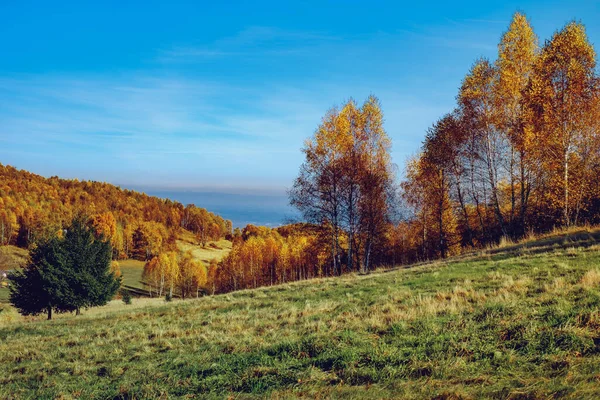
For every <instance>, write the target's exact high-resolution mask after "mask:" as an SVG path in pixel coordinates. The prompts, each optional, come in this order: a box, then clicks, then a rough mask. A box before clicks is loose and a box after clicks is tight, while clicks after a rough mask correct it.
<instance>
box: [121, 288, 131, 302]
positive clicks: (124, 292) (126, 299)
mask: <svg viewBox="0 0 600 400" xmlns="http://www.w3.org/2000/svg"><path fill="white" fill-rule="evenodd" d="M121 299H122V300H123V303H125V304H131V293H129V290H121Z"/></svg>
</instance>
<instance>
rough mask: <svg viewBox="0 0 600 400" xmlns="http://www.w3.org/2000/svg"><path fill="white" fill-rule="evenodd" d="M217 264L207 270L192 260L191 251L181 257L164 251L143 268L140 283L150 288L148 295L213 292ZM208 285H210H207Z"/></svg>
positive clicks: (211, 265)
mask: <svg viewBox="0 0 600 400" xmlns="http://www.w3.org/2000/svg"><path fill="white" fill-rule="evenodd" d="M216 275H217V261H216V260H213V261H211V263H210V264H209V266H208V267H206V266H205V265H204V264H203V263H202V262H201V261H199V260H197V259H195V258H194V256H193V254H192V252H191V251H187V252H185V253H183V254H181V253H177V252H175V251H169V252H163V253H160V254H159V255H158V256H155V257H153V258H152V259H151V260H150V261H148V262H147V263H146V264H145V265H144V272H143V275H142V279H143V281H144V282H145V283H146V285H147V286H148V287H149V288H150V295H151V296H153V295H157V296H159V297H160V296H163V295H165V294H167V293H168V296H169V297H173V295H174V294H177V293H178V294H179V295H180V296H181V297H182V298H184V299H185V298H186V297H193V296H196V297H197V296H198V295H199V294H200V292H202V293H209V292H210V293H214V292H215V287H214V282H215V277H216ZM209 283H210V285H209Z"/></svg>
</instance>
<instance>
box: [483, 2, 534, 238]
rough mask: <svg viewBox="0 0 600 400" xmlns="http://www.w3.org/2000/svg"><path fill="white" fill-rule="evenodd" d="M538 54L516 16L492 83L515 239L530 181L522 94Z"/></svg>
mask: <svg viewBox="0 0 600 400" xmlns="http://www.w3.org/2000/svg"><path fill="white" fill-rule="evenodd" d="M537 54H538V38H537V36H536V35H535V33H534V31H533V29H532V27H531V25H530V24H529V21H528V20H527V17H526V16H525V15H524V14H521V13H519V12H517V13H515V14H514V15H513V18H512V20H511V23H510V25H509V28H508V30H507V31H506V32H505V33H504V35H503V36H502V39H501V41H500V44H499V45H498V59H497V61H496V68H497V71H498V78H497V80H496V81H495V88H494V89H495V93H494V95H495V102H494V104H495V107H496V111H497V125H498V127H499V129H502V130H503V132H505V134H506V135H507V137H508V140H509V144H510V155H509V157H506V158H508V160H507V161H508V175H509V180H510V204H511V206H510V214H509V215H510V222H511V228H512V229H511V230H512V233H513V234H514V235H516V236H522V235H523V234H524V233H525V229H526V227H525V225H526V220H525V218H526V215H527V204H528V201H529V196H530V194H531V185H532V178H531V170H530V164H529V161H528V159H527V157H528V155H529V146H530V145H531V141H530V139H528V138H527V137H526V134H527V132H528V131H527V130H526V129H525V111H524V109H523V92H524V90H525V88H526V87H527V84H528V83H529V80H530V79H531V76H532V72H533V65H534V62H535V60H536V57H537ZM517 176H518V177H517ZM516 191H519V193H520V195H517V194H516ZM517 197H519V200H517ZM517 201H518V209H519V211H518V213H519V217H518V218H519V219H518V224H515V218H516V208H517Z"/></svg>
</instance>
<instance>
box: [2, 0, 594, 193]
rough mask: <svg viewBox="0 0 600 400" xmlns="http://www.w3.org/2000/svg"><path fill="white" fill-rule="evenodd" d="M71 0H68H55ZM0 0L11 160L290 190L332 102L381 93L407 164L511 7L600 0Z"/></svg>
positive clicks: (158, 183) (569, 7)
mask: <svg viewBox="0 0 600 400" xmlns="http://www.w3.org/2000/svg"><path fill="white" fill-rule="evenodd" d="M55 3H60V4H55ZM121 3H122V2H110V1H102V2H81V1H76V2H68V1H61V2H47V1H44V2H28V1H24V0H14V1H13V0H2V1H1V2H0V162H1V163H3V164H11V165H14V166H16V167H18V168H23V169H27V170H30V171H33V172H36V173H39V174H42V175H45V176H51V175H59V176H61V177H68V178H75V177H76V178H80V179H93V180H101V181H108V182H111V183H116V184H121V185H124V186H136V187H156V188H168V189H170V188H186V189H210V190H232V191H239V190H254V191H259V192H260V191H267V190H274V191H280V190H282V189H283V188H285V187H288V186H289V185H290V184H291V182H292V180H293V178H294V177H295V175H296V173H297V171H298V167H299V165H300V163H301V162H302V154H301V153H300V148H301V147H302V143H303V141H304V139H305V138H306V137H308V136H310V135H311V134H312V132H313V131H314V129H315V127H316V126H317V125H318V123H319V121H320V119H321V117H322V115H323V114H324V113H325V111H326V110H327V109H328V108H330V107H331V106H333V105H336V104H339V103H341V102H343V101H344V100H346V99H348V98H349V97H353V98H355V99H356V100H358V101H362V100H363V99H364V98H365V97H366V96H367V95H369V94H370V93H373V94H375V95H377V96H378V97H379V98H380V100H381V103H382V106H383V111H384V113H385V118H386V129H387V131H388V134H389V135H390V136H391V138H392V141H393V154H392V157H393V160H394V162H395V163H397V164H398V165H399V166H400V168H402V166H403V165H404V162H405V160H406V158H407V157H408V156H409V155H410V154H413V153H415V152H416V151H417V149H418V147H419V144H420V142H421V140H422V138H423V136H424V133H425V130H426V129H427V127H429V126H430V125H431V124H432V123H433V122H434V121H435V120H436V119H437V118H438V117H440V116H442V115H443V114H444V113H445V112H447V111H449V110H451V109H452V107H453V104H454V98H455V96H456V92H457V88H458V87H459V85H460V81H461V79H462V78H463V76H464V75H465V73H466V72H467V70H468V69H469V66H470V65H471V64H472V62H473V61H474V60H475V59H476V58H478V57H480V56H486V57H489V58H492V59H494V58H495V54H496V45H497V43H498V41H499V38H500V36H501V34H502V32H503V31H504V30H505V29H506V28H507V26H508V22H509V20H510V17H511V15H512V14H513V12H515V11H517V10H520V11H523V12H525V13H526V14H527V15H528V16H529V18H530V19H531V22H532V24H533V26H534V28H535V30H536V32H537V33H538V35H539V36H540V38H541V39H542V40H544V39H546V38H548V37H549V36H550V35H551V34H552V32H554V31H555V30H556V29H558V28H560V27H562V26H563V25H564V24H565V23H566V22H567V21H569V20H572V19H579V20H581V21H582V22H583V23H585V24H586V25H587V28H588V34H589V36H590V39H591V41H592V42H593V43H596V42H598V38H600V28H599V27H598V26H597V21H598V20H599V17H600V6H599V5H598V3H595V2H569V3H568V4H567V3H566V2H551V1H550V2H548V1H544V2H543V1H538V2H512V1H503V2H498V3H496V4H494V3H493V2H482V1H477V2H462V3H459V2H447V1H446V2H436V1H434V2H426V3H423V4H419V2H412V3H411V4H409V5H407V4H402V3H401V2H397V1H390V2H379V1H369V2H364V1H360V2H358V1H344V2H342V1H339V2H337V1H336V2H325V1H314V2H313V1H303V2H294V3H292V2H285V1H270V2H239V3H237V2H210V3H208V2H207V3H203V2H188V3H178V2H175V1H169V2H162V3H161V2H152V1H144V2H127V3H128V4H127V6H123V5H121Z"/></svg>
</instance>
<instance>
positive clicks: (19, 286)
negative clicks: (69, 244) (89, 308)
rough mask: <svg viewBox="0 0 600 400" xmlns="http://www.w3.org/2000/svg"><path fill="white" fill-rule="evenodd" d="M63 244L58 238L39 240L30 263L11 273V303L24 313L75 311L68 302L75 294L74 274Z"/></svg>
mask: <svg viewBox="0 0 600 400" xmlns="http://www.w3.org/2000/svg"><path fill="white" fill-rule="evenodd" d="M65 261H66V257H65V254H64V251H63V249H62V246H61V240H60V239H58V238H56V237H54V238H51V239H49V240H46V241H44V242H42V243H39V244H38V245H37V246H36V247H35V248H34V249H33V251H32V253H31V261H30V263H29V264H28V265H27V266H26V267H25V268H24V269H23V270H22V271H15V272H13V273H11V274H10V275H9V280H10V281H11V285H10V302H11V303H12V305H13V306H15V308H16V309H17V310H19V312H20V313H21V314H23V315H38V314H41V313H43V312H46V313H47V314H48V319H52V311H53V310H56V311H59V312H65V311H73V310H74V309H75V308H74V307H71V306H69V304H68V303H67V302H66V301H65V300H66V299H68V298H70V297H72V295H71V294H70V293H69V292H71V288H70V287H69V285H68V281H67V278H68V276H69V274H70V273H71V271H70V268H69V266H68V264H67V263H66V262H65Z"/></svg>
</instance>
